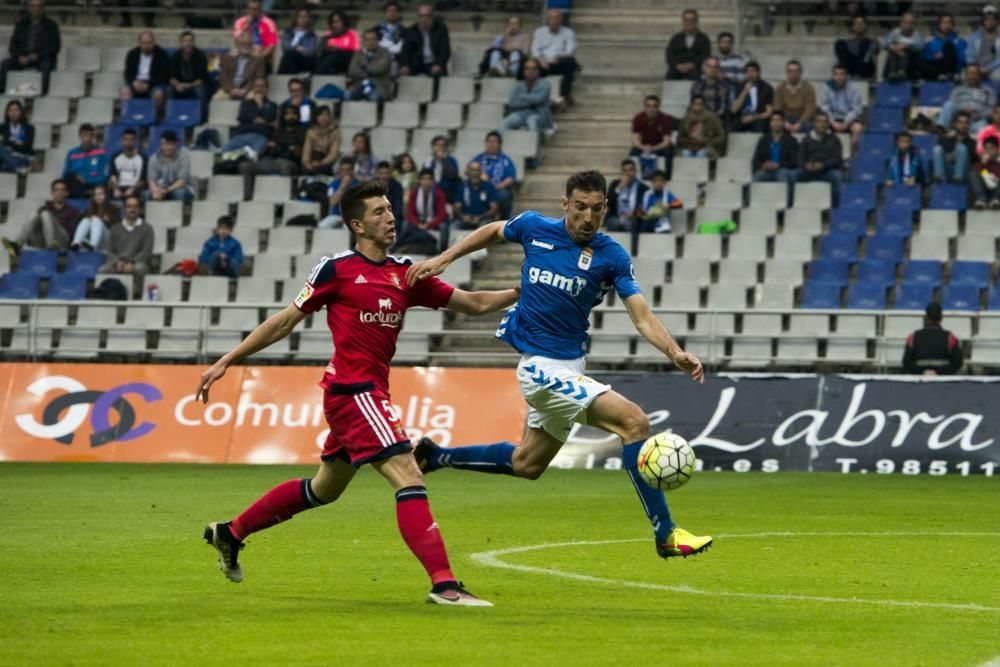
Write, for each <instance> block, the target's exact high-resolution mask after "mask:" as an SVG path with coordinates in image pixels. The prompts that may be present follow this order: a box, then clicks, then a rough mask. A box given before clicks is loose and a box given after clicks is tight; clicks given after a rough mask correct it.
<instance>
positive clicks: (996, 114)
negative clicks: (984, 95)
mask: <svg viewBox="0 0 1000 667" xmlns="http://www.w3.org/2000/svg"><path fill="white" fill-rule="evenodd" d="M989 137H996V138H997V140H1000V104H996V105H994V107H993V117H992V123H990V124H989V125H987V126H986V127H984V128H983V129H981V130H979V134H977V135H976V151H978V152H980V153H981V152H982V151H983V145H984V144H985V143H986V140H987V139H988V138H989Z"/></svg>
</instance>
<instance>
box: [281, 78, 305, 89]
mask: <svg viewBox="0 0 1000 667" xmlns="http://www.w3.org/2000/svg"><path fill="white" fill-rule="evenodd" d="M293 83H297V84H299V85H300V86H302V90H305V89H306V82H305V81H303V80H302V79H300V78H299V77H297V76H293V77H292V78H291V79H289V80H288V83H286V84H285V88H289V87H290V86H291V85H292V84H293Z"/></svg>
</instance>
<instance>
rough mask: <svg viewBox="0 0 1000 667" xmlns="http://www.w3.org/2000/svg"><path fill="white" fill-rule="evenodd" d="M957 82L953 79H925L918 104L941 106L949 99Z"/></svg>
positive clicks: (918, 96) (918, 97)
mask: <svg viewBox="0 0 1000 667" xmlns="http://www.w3.org/2000/svg"><path fill="white" fill-rule="evenodd" d="M954 87H955V84H954V83H952V82H951V81H924V82H922V83H921V85H920V93H919V94H918V95H917V106H921V107H940V106H942V105H944V103H945V102H946V101H947V100H948V96H949V95H951V90H952V88H954Z"/></svg>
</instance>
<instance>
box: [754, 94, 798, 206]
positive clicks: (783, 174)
mask: <svg viewBox="0 0 1000 667" xmlns="http://www.w3.org/2000/svg"><path fill="white" fill-rule="evenodd" d="M769 124H770V127H769V129H768V131H767V132H765V133H764V134H762V135H761V137H760V139H758V140H757V147H756V148H754V151H753V161H752V162H751V166H752V167H753V180H755V181H758V182H765V183H773V182H775V181H777V182H778V183H787V184H788V206H791V205H792V201H793V194H792V190H793V188H794V187H795V173H796V168H797V167H798V166H799V142H798V141H796V140H795V137H793V136H792V135H791V134H789V133H788V132H787V131H786V130H785V114H783V113H781V112H780V111H775V112H774V113H772V114H771V118H770V120H769Z"/></svg>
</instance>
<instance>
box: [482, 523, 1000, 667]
mask: <svg viewBox="0 0 1000 667" xmlns="http://www.w3.org/2000/svg"><path fill="white" fill-rule="evenodd" d="M819 536H822V537H927V536H937V537H1000V533H969V532H941V533H933V532H921V531H914V532H897V533H892V532H887V533H875V532H833V533H820V532H805V533H792V532H768V533H746V534H738V535H719V536H718V538H719V539H740V538H760V537H819ZM648 539H649V538H634V539H627V540H596V541H574V542H551V543H547V544H532V545H528V546H523V547H510V548H508V549H496V550H494V551H482V552H479V553H474V554H472V555H471V556H470V558H472V560H474V561H476V562H477V563H479V564H481V565H485V566H487V567H495V568H500V569H505V570H516V571H518V572H528V573H531V574H545V575H549V576H553V577H562V578H563V579H572V580H574V581H584V582H587V583H592V584H606V585H610V586H624V587H627V588H641V589H644V590H654V591H669V592H673V593H688V594H691V595H703V596H708V597H728V598H746V599H751V600H776V601H785V602H787V601H799V602H824V603H827V602H829V603H837V604H869V605H880V606H885V607H918V608H925V609H953V610H960V611H980V612H1000V607H990V606H986V605H980V604H975V603H952V602H924V601H921V600H879V599H869V598H837V597H827V596H819V595H793V594H782V593H739V592H734V591H705V590H700V589H697V588H692V587H690V586H670V585H667V584H655V583H649V582H640V581H628V580H625V579H608V578H606V577H595V576H592V575H589V574H578V573H576V572H564V571H563V570H558V569H556V568H547V567H536V566H533V565H517V564H514V563H507V562H505V561H503V560H500V557H501V556H509V555H511V554H519V553H527V552H529V551H541V550H543V549H559V548H562V547H573V546H600V545H604V544H624V543H628V542H646V541H647V540H648ZM981 667H1000V657H998V658H997V659H996V660H992V661H990V662H988V663H986V664H985V665H982V666H981Z"/></svg>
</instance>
